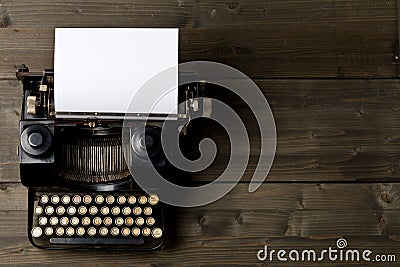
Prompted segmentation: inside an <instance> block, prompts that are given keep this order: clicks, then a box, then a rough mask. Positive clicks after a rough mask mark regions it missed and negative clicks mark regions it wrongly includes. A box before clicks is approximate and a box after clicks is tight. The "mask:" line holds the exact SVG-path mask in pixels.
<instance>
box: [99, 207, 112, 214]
mask: <svg viewBox="0 0 400 267" xmlns="http://www.w3.org/2000/svg"><path fill="white" fill-rule="evenodd" d="M100 212H101V214H103V215H107V214H108V213H110V208H109V207H107V206H104V207H101V209H100Z"/></svg>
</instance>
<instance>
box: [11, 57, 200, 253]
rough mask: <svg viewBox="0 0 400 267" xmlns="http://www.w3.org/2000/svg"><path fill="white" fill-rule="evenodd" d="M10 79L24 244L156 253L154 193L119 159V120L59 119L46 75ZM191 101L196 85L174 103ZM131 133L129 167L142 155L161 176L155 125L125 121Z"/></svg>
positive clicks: (158, 226) (21, 73)
mask: <svg viewBox="0 0 400 267" xmlns="http://www.w3.org/2000/svg"><path fill="white" fill-rule="evenodd" d="M17 78H18V79H19V80H21V81H22V84H23V101H22V113H21V121H20V139H21V140H20V145H19V158H20V176H21V181H22V183H23V185H25V186H26V187H28V188H29V197H28V199H29V203H28V204H29V212H28V236H29V239H30V241H31V243H32V244H33V245H35V246H37V247H40V248H112V249H137V250H151V249H156V248H158V247H160V246H161V245H162V244H163V242H164V240H165V236H166V228H165V219H164V214H163V204H162V203H161V202H160V201H159V198H158V196H157V191H156V189H155V191H154V194H147V193H145V192H144V191H143V190H141V189H140V188H139V187H138V186H137V185H136V184H135V182H134V180H133V179H132V176H131V174H130V172H129V169H128V167H127V164H126V161H125V159H124V153H123V150H124V149H125V148H124V147H123V142H122V140H121V138H122V137H121V132H122V128H123V123H122V119H121V117H118V116H106V117H104V118H101V116H100V114H97V115H98V116H89V115H88V116H80V118H73V117H72V118H69V117H67V118H65V117H63V118H59V117H58V116H57V114H56V109H55V103H54V91H55V90H57V88H55V87H54V72H53V70H50V69H46V70H45V71H44V72H43V73H31V72H29V69H28V68H27V67H26V66H25V65H21V66H19V68H18V71H17ZM198 94H199V84H197V83H196V84H190V85H185V86H183V87H182V88H179V98H178V99H179V101H181V102H182V101H185V100H187V99H190V98H194V97H197V96H198ZM77 97H79V96H77ZM177 104H178V103H177ZM180 112H181V113H183V114H188V113H189V112H191V109H190V107H187V109H186V110H180ZM174 123H177V124H179V122H177V121H174ZM132 125H133V126H132V127H131V131H132V134H133V135H135V132H138V133H139V132H140V133H144V134H142V135H141V136H135V138H133V139H132V140H134V141H133V142H134V143H133V144H131V145H132V148H133V149H130V151H131V152H130V158H131V160H139V161H140V159H141V158H142V157H143V154H144V153H147V155H148V157H149V158H150V159H151V162H150V164H152V165H153V166H155V167H156V168H157V169H159V170H160V171H163V169H168V168H169V167H170V166H169V164H168V161H167V160H166V158H165V156H164V154H163V149H162V148H161V147H160V146H161V145H160V131H161V127H162V123H161V122H160V120H148V121H147V122H146V124H145V125H143V123H142V122H141V121H140V122H139V123H138V124H137V126H135V125H136V124H135V121H134V120H133V123H132ZM135 127H137V128H135ZM140 127H145V130H144V131H143V128H140ZM136 129H140V130H141V131H136ZM143 164H149V162H144V163H143Z"/></svg>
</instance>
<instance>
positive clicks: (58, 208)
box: [56, 206, 65, 215]
mask: <svg viewBox="0 0 400 267" xmlns="http://www.w3.org/2000/svg"><path fill="white" fill-rule="evenodd" d="M64 212H65V208H64V207H63V206H58V207H57V209H56V213H57V214H58V215H63V214H64Z"/></svg>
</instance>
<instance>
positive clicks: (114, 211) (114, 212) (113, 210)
mask: <svg viewBox="0 0 400 267" xmlns="http://www.w3.org/2000/svg"><path fill="white" fill-rule="evenodd" d="M119 212H120V209H119V207H117V206H115V207H113V208H112V209H111V213H112V214H113V215H118V214H119Z"/></svg>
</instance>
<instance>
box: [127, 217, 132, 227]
mask: <svg viewBox="0 0 400 267" xmlns="http://www.w3.org/2000/svg"><path fill="white" fill-rule="evenodd" d="M132 224H133V219H132V217H126V219H125V225H127V226H131V225H132Z"/></svg>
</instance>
